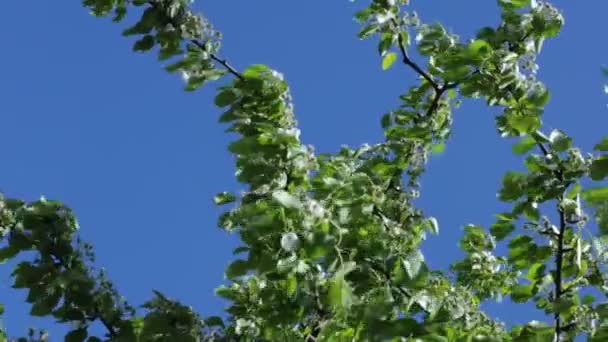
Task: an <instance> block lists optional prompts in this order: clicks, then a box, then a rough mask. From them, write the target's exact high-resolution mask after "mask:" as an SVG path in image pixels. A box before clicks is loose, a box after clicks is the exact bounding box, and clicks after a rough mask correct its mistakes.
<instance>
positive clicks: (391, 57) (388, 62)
mask: <svg viewBox="0 0 608 342" xmlns="http://www.w3.org/2000/svg"><path fill="white" fill-rule="evenodd" d="M396 60H397V53H396V52H389V53H387V54H386V56H384V58H383V59H382V70H388V68H390V67H391V66H393V64H394V63H395V61H396Z"/></svg>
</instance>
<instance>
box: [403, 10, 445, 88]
mask: <svg viewBox="0 0 608 342" xmlns="http://www.w3.org/2000/svg"><path fill="white" fill-rule="evenodd" d="M392 22H393V24H394V25H395V26H396V27H399V23H397V20H395V19H393V20H392ZM398 36H399V38H397V44H398V45H399V50H401V55H402V57H403V59H402V60H403V63H404V64H406V65H408V66H410V67H411V68H412V69H414V71H416V72H417V73H418V74H419V75H420V76H422V77H423V78H424V79H425V80H426V81H427V82H429V84H431V86H432V87H433V89H435V93H439V92H440V90H441V88H440V87H439V84H437V82H435V80H433V78H432V77H431V75H429V74H428V73H427V72H425V71H424V70H422V68H420V66H419V65H418V64H416V63H415V62H414V61H413V60H412V59H411V58H410V56H409V54H408V53H407V49H406V48H405V42H404V41H403V36H402V35H400V34H399V35H398Z"/></svg>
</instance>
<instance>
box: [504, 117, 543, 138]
mask: <svg viewBox="0 0 608 342" xmlns="http://www.w3.org/2000/svg"><path fill="white" fill-rule="evenodd" d="M507 123H508V125H509V126H510V127H511V128H512V129H514V130H516V131H517V132H518V133H519V134H520V135H522V134H528V133H532V132H534V131H536V130H537V129H538V128H539V127H540V119H539V118H538V117H537V116H531V115H508V116H507Z"/></svg>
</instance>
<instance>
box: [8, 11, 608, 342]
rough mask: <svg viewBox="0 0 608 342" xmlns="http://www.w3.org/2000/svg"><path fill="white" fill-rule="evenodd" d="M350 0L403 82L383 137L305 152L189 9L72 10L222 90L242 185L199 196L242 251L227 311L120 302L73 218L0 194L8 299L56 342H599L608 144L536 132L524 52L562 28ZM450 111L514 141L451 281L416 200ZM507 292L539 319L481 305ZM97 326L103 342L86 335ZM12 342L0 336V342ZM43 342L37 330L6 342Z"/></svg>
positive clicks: (602, 335) (272, 81)
mask: <svg viewBox="0 0 608 342" xmlns="http://www.w3.org/2000/svg"><path fill="white" fill-rule="evenodd" d="M360 1H361V2H364V3H365V8H364V9H363V10H361V11H359V12H357V13H356V14H355V19H356V20H357V21H358V22H359V23H360V24H361V30H360V32H359V38H361V39H373V40H375V41H376V42H377V49H378V53H379V55H380V57H379V63H380V65H381V68H382V69H384V70H386V71H389V70H392V69H394V68H396V67H397V66H398V65H402V66H404V67H406V68H407V69H408V70H410V72H412V73H413V74H415V75H417V76H418V82H417V83H416V84H415V85H413V86H411V87H410V88H409V89H408V90H407V91H406V92H404V93H403V94H402V95H401V96H399V101H400V104H399V106H398V107H396V108H393V109H392V110H390V111H388V112H387V113H386V114H384V115H382V116H381V118H380V120H379V121H380V124H381V127H382V129H383V132H384V138H385V139H384V141H382V142H379V143H375V144H364V145H361V146H359V147H356V148H351V147H347V146H345V147H343V148H342V149H341V150H340V151H338V152H337V153H333V154H330V153H326V154H317V153H315V150H314V148H313V147H312V146H309V145H305V144H304V143H303V142H302V141H301V140H300V130H299V129H298V125H297V121H296V119H295V113H294V108H293V105H292V98H291V95H290V91H289V87H288V85H287V82H286V81H285V79H284V77H283V75H282V74H281V73H279V72H278V71H276V70H273V69H271V68H270V67H268V66H266V65H261V64H254V65H251V66H249V67H247V68H245V69H243V70H239V69H238V68H236V67H235V66H233V65H232V64H231V63H230V62H229V60H228V59H227V58H226V57H224V56H222V55H221V51H220V48H221V41H222V37H221V34H220V33H219V32H218V31H216V30H215V29H214V27H213V26H212V25H211V22H210V21H209V20H208V19H207V18H205V17H204V16H202V15H200V14H197V13H195V12H193V11H192V9H191V7H190V1H187V0H84V1H83V4H84V6H85V7H86V8H87V9H88V10H89V11H90V12H91V13H92V14H94V15H95V16H99V17H105V16H111V17H112V18H113V20H114V21H115V22H122V21H123V19H124V18H125V16H126V15H127V13H131V12H133V13H136V14H137V15H139V16H140V19H139V20H138V21H137V22H136V23H135V24H132V25H130V26H129V25H126V26H125V27H126V28H125V30H124V32H123V34H124V35H125V36H129V37H135V39H136V40H135V43H134V45H133V50H134V51H136V52H146V51H153V52H154V53H156V54H157V56H158V59H159V60H160V61H163V62H169V64H168V66H167V67H166V69H167V71H169V72H171V73H178V74H180V75H181V77H182V78H183V79H184V81H185V83H186V85H185V90H187V91H195V90H197V89H199V88H201V87H202V86H204V85H206V84H207V83H210V82H213V81H218V82H221V83H220V86H219V89H218V92H217V95H216V96H215V105H217V106H218V107H220V108H222V110H223V113H222V115H221V116H220V118H219V121H220V122H221V123H222V124H224V125H226V126H227V127H228V129H227V130H228V132H230V133H232V134H234V135H235V137H236V139H235V140H234V141H232V142H231V143H230V145H229V146H228V150H229V151H230V153H232V155H233V156H234V160H235V162H236V178H237V180H238V182H239V183H241V184H242V185H243V186H244V187H245V189H244V190H243V192H242V193H240V194H235V193H233V192H231V191H225V192H222V193H219V194H217V195H216V196H215V197H214V198H213V200H214V202H215V203H216V204H217V205H219V206H224V207H225V208H226V210H225V212H224V213H223V214H222V215H221V216H220V217H219V221H218V225H219V226H220V227H221V228H223V229H224V230H225V231H227V232H229V233H234V234H238V236H239V239H240V242H241V246H240V247H238V248H236V249H235V250H234V255H235V256H236V260H234V261H232V262H231V263H230V264H229V266H228V267H227V268H226V271H225V275H226V278H227V279H228V280H229V281H230V283H229V284H228V285H222V286H219V287H218V288H217V290H216V293H217V295H219V296H221V297H222V298H224V299H226V301H227V303H228V304H227V305H228V306H227V308H226V313H225V314H220V313H218V315H217V316H211V317H201V316H200V315H199V314H198V313H196V312H194V311H193V309H192V308H191V307H189V306H187V305H185V304H183V303H180V302H178V301H176V300H174V299H172V298H171V297H170V296H168V295H166V294H163V293H160V292H155V293H154V295H153V297H152V299H150V300H149V301H148V302H146V303H144V304H143V305H141V306H134V305H132V304H129V303H128V302H127V301H126V299H125V298H123V297H122V296H121V295H120V294H119V292H118V290H117V289H116V287H115V286H114V285H113V283H112V282H111V281H110V280H109V278H108V276H107V275H106V274H105V272H104V271H101V270H99V269H97V268H96V267H95V266H94V261H95V260H94V253H93V248H92V246H91V245H90V244H89V243H86V242H84V241H81V240H80V239H79V237H78V233H77V231H78V228H79V227H78V222H77V220H76V217H75V215H74V213H73V212H72V210H71V209H70V208H69V207H67V206H66V205H64V204H63V203H61V202H59V201H56V200H48V199H45V198H41V199H40V200H37V201H34V202H26V201H23V200H20V199H15V198H9V197H6V198H5V197H2V198H1V201H0V262H4V261H6V260H9V259H15V260H19V263H18V264H17V266H16V267H15V269H14V270H13V273H12V276H13V281H14V282H13V287H14V288H16V289H25V290H26V291H27V293H28V296H27V302H28V304H29V305H30V308H31V311H30V313H31V315H32V316H41V317H45V316H46V317H50V318H52V319H53V320H55V321H56V322H57V323H58V324H68V323H69V324H72V326H73V330H71V331H70V332H69V333H68V334H67V335H66V336H65V340H66V341H70V342H71V341H90V342H94V341H103V340H106V341H311V342H312V341H572V340H574V339H575V338H577V337H582V336H584V337H586V338H587V339H588V340H589V341H604V340H607V339H608V302H605V301H602V300H601V299H600V298H596V297H597V296H598V295H603V296H605V295H606V292H607V291H608V288H607V287H606V280H607V279H606V269H605V267H606V255H607V254H606V253H607V252H608V245H607V242H608V240H607V238H606V235H607V234H608V186H607V185H606V178H607V177H608V154H607V152H608V137H604V138H601V137H598V138H597V144H596V145H595V147H594V150H593V151H591V153H585V152H583V151H582V150H581V149H580V148H578V147H576V145H575V144H574V141H573V139H572V138H571V137H569V136H568V134H567V133H566V132H565V130H560V129H555V130H550V131H548V130H545V129H544V128H543V122H542V115H543V113H544V108H545V105H546V104H547V103H548V101H549V99H550V93H549V90H548V89H547V88H546V87H545V85H544V84H543V83H542V82H540V81H539V80H538V79H537V77H536V71H537V69H538V65H537V64H536V56H537V55H538V54H539V53H540V51H541V48H542V46H543V44H544V43H545V40H548V39H550V38H553V37H555V36H557V35H558V34H559V33H560V30H561V27H562V25H563V24H564V17H563V16H562V14H561V13H560V11H559V10H558V9H557V8H556V7H555V6H553V5H552V4H551V3H550V2H548V1H538V0H498V1H497V6H498V7H499V9H500V12H501V20H502V22H501V23H500V24H499V25H496V26H487V27H481V28H480V29H479V30H478V33H477V34H476V35H475V37H472V38H471V39H466V40H465V39H463V38H461V37H459V36H458V35H456V34H455V33H452V32H450V31H449V30H447V29H446V28H445V27H444V26H443V25H441V24H440V23H426V22H425V21H424V20H422V19H421V17H419V16H418V14H417V13H416V12H415V3H414V4H410V3H409V1H408V0H372V1H362V0H360ZM464 99H476V100H477V101H483V102H485V103H486V104H487V105H488V106H490V107H492V108H493V110H495V111H496V112H498V114H497V115H496V129H497V132H498V134H499V135H500V136H502V137H504V138H505V140H507V139H508V140H509V141H515V142H514V144H513V147H512V150H513V153H514V154H516V155H518V156H521V160H522V163H523V165H525V169H526V171H525V172H522V171H507V172H506V173H505V175H504V178H503V180H502V187H501V188H500V189H498V198H499V199H500V200H501V201H503V202H505V203H507V204H508V205H509V206H510V210H508V211H505V212H501V213H497V214H496V221H495V223H493V224H492V225H491V226H490V227H481V226H479V225H475V224H468V225H467V226H466V227H465V229H464V234H463V236H462V238H461V240H460V241H459V248H460V249H461V250H462V251H463V252H464V254H465V256H464V258H463V259H462V260H454V261H453V263H452V266H451V269H450V270H449V271H448V272H446V271H442V270H434V269H431V268H430V267H429V266H428V265H427V263H426V262H425V258H424V256H423V254H422V252H421V250H420V246H421V243H422V242H423V241H424V240H425V238H426V236H427V235H428V234H438V233H439V224H438V221H437V219H435V218H433V217H430V216H427V215H425V214H424V213H423V212H422V210H420V209H419V208H418V207H417V206H416V203H415V200H416V199H417V198H418V196H419V195H420V191H423V188H421V186H420V182H419V181H420V177H421V175H422V174H423V173H424V172H425V168H426V164H427V161H428V158H429V156H430V155H431V154H432V153H438V152H441V151H442V150H443V149H444V148H445V146H446V144H448V143H449V137H450V134H451V129H452V120H453V116H452V112H453V110H454V109H455V108H457V107H458V106H459V105H460V103H461V101H462V100H464ZM500 243H503V244H504V245H505V246H507V253H506V255H501V254H499V253H497V251H496V248H497V245H498V244H500ZM31 252H33V253H31ZM32 255H33V256H32ZM503 297H509V298H510V299H511V300H512V301H514V302H516V303H533V304H534V305H535V306H536V307H537V308H538V309H540V310H541V312H544V315H542V314H540V316H539V319H538V320H535V321H531V322H529V323H528V324H525V325H518V326H513V327H507V326H505V324H504V323H503V322H500V321H497V320H495V319H493V318H491V317H489V316H488V315H487V314H485V313H484V312H483V310H482V309H481V308H480V305H481V304H482V303H484V302H487V301H494V300H500V299H501V298H503ZM2 311H3V309H2V306H1V305H0V314H2V313H3V312H2ZM547 317H549V322H550V323H547V322H546V321H547V319H546V318H547ZM93 323H101V325H102V326H103V327H104V329H105V333H104V334H103V335H98V336H97V335H95V333H92V332H91V329H89V327H90V326H91V325H92V324H93ZM12 333H13V332H11V334H12ZM10 337H11V338H12V337H13V336H10ZM8 338H9V336H8V334H7V333H6V331H4V330H0V341H2V340H7V339H8ZM48 338H49V337H48V335H46V333H44V332H38V331H33V330H32V331H31V332H30V333H29V336H28V337H23V338H19V339H18V341H45V340H48Z"/></svg>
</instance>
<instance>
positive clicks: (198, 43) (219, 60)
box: [148, 0, 245, 81]
mask: <svg viewBox="0 0 608 342" xmlns="http://www.w3.org/2000/svg"><path fill="white" fill-rule="evenodd" d="M148 4H150V6H152V7H162V4H161V3H160V2H159V1H154V0H151V1H148ZM167 20H168V21H169V24H171V25H172V26H173V27H174V28H175V29H178V28H179V25H178V24H177V23H176V22H175V21H174V19H173V18H171V17H169V16H167ZM189 41H190V43H192V44H194V45H195V46H196V47H198V48H199V49H201V50H203V51H205V52H207V53H208V54H209V56H210V57H211V59H212V60H214V61H216V62H217V63H219V64H220V65H222V66H223V67H224V68H225V69H226V70H228V72H229V73H231V74H232V75H234V76H235V77H236V78H238V79H239V80H241V81H243V80H245V77H244V76H243V75H242V74H241V73H240V72H238V70H236V68H234V67H233V66H232V65H230V63H228V61H226V59H224V58H221V57H219V56H218V55H216V54H214V53H211V52H210V51H207V48H206V47H205V42H203V41H201V40H197V39H190V40H189Z"/></svg>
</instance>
